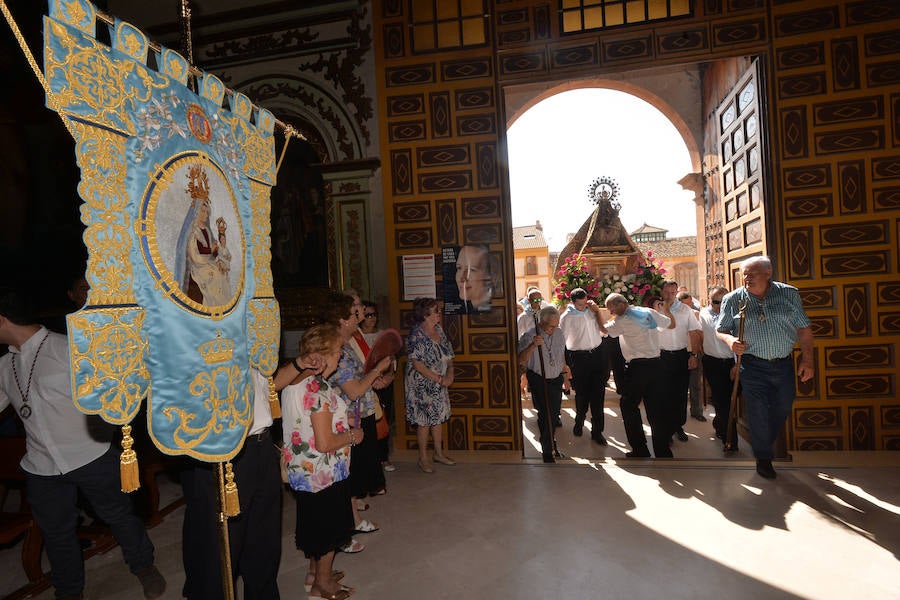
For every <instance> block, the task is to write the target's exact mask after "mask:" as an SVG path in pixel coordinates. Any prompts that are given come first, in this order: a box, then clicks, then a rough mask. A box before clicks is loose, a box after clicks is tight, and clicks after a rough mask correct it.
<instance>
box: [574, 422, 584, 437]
mask: <svg viewBox="0 0 900 600" xmlns="http://www.w3.org/2000/svg"><path fill="white" fill-rule="evenodd" d="M583 433H584V426H583V425H579V424H578V423H575V427H573V428H572V435H574V436H575V437H581V435H582V434H583Z"/></svg>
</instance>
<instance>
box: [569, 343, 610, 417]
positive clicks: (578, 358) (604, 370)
mask: <svg viewBox="0 0 900 600" xmlns="http://www.w3.org/2000/svg"><path fill="white" fill-rule="evenodd" d="M566 362H567V363H568V365H569V368H570V369H571V370H572V388H573V389H574V390H575V425H576V426H580V425H584V419H585V417H586V416H587V411H588V408H590V409H591V435H595V434H597V435H599V434H600V433H602V432H603V428H604V426H605V419H604V416H603V401H604V400H605V399H606V381H607V380H608V379H609V346H604V345H603V344H600V345H599V346H597V347H596V348H594V349H593V350H571V351H567V352H566Z"/></svg>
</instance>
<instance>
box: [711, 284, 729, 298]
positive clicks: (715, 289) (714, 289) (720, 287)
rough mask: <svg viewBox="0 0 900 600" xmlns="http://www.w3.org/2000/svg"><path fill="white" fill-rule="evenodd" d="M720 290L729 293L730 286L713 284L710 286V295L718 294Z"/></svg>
mask: <svg viewBox="0 0 900 600" xmlns="http://www.w3.org/2000/svg"><path fill="white" fill-rule="evenodd" d="M718 292H724V293H726V294H727V293H728V288H727V287H725V286H724V285H714V286H712V287H711V288H709V295H710V296H712V295H713V294H717V293H718Z"/></svg>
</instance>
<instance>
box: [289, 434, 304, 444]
mask: <svg viewBox="0 0 900 600" xmlns="http://www.w3.org/2000/svg"><path fill="white" fill-rule="evenodd" d="M301 441H302V440H301V439H300V432H299V431H297V430H294V431H292V432H291V445H292V446H299V445H300V442H301Z"/></svg>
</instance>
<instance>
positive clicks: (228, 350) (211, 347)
mask: <svg viewBox="0 0 900 600" xmlns="http://www.w3.org/2000/svg"><path fill="white" fill-rule="evenodd" d="M198 350H200V355H201V356H202V357H203V360H205V361H206V364H208V365H212V364H215V363H220V362H225V361H229V360H231V357H232V355H233V354H234V342H232V341H231V340H223V339H222V330H221V329H217V330H216V339H214V340H210V341H208V342H204V343H203V344H200V348H198Z"/></svg>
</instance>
